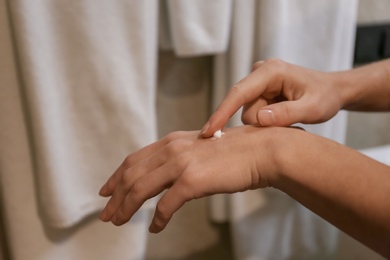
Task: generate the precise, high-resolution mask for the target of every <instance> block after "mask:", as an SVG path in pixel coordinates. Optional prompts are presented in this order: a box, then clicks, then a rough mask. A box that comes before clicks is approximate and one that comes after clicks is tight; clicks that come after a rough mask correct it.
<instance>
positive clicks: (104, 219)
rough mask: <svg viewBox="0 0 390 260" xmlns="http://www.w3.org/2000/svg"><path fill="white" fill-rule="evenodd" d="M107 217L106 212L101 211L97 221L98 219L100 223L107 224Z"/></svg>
mask: <svg viewBox="0 0 390 260" xmlns="http://www.w3.org/2000/svg"><path fill="white" fill-rule="evenodd" d="M107 217H108V216H107V212H106V210H105V209H103V210H102V212H100V214H99V219H100V220H101V221H103V222H108V221H109V219H108V218H107Z"/></svg>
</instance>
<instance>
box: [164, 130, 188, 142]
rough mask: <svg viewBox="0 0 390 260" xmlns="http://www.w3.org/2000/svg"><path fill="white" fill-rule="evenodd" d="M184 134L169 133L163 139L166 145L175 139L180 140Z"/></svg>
mask: <svg viewBox="0 0 390 260" xmlns="http://www.w3.org/2000/svg"><path fill="white" fill-rule="evenodd" d="M184 134H185V132H184V131H174V132H171V133H169V134H167V135H166V136H165V139H166V141H167V142H168V143H170V142H173V141H175V140H177V139H180V138H182V137H183V136H184Z"/></svg>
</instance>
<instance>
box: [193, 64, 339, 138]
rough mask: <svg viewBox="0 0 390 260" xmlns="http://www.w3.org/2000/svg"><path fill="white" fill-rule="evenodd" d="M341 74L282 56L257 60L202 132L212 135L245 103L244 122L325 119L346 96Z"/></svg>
mask: <svg viewBox="0 0 390 260" xmlns="http://www.w3.org/2000/svg"><path fill="white" fill-rule="evenodd" d="M339 75H340V73H325V72H319V71H314V70H309V69H305V68H302V67H299V66H296V65H292V64H289V63H286V62H283V61H280V60H267V61H261V62H257V63H256V64H255V65H254V67H253V71H252V73H251V74H249V75H248V76H247V77H245V78H244V79H242V80H241V81H240V82H238V83H237V84H236V85H235V86H233V87H232V88H231V89H230V91H229V92H228V94H227V96H226V97H225V99H224V100H223V101H222V103H221V104H220V105H219V107H218V108H217V110H216V111H215V113H214V114H213V115H212V116H211V117H210V119H209V121H208V122H207V123H206V124H205V126H204V127H203V129H202V133H201V135H202V136H203V137H210V136H212V134H213V133H214V132H215V131H216V130H218V129H221V128H223V127H224V125H225V124H226V123H227V122H228V120H229V119H230V117H231V116H232V115H233V114H234V113H235V112H236V111H237V110H238V109H239V108H240V107H242V106H243V113H242V121H243V123H244V124H251V125H258V126H289V125H292V124H294V123H306V124H313V123H321V122H325V121H327V120H329V119H330V118H332V117H333V116H335V115H336V114H337V112H338V111H339V110H340V109H341V108H342V106H343V102H344V100H343V99H344V98H345V97H344V93H342V92H341V91H342V90H343V89H342V88H340V87H339V86H338V85H339V84H340V83H339V77H340V76H339Z"/></svg>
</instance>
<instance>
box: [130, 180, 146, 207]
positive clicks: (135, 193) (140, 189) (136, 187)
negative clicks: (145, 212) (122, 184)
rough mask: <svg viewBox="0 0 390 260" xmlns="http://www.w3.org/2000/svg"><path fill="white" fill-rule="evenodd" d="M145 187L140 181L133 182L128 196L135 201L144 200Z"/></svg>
mask: <svg viewBox="0 0 390 260" xmlns="http://www.w3.org/2000/svg"><path fill="white" fill-rule="evenodd" d="M144 191H145V185H144V183H143V182H142V181H141V180H138V181H136V182H134V184H133V186H132V187H131V190H130V195H131V197H132V198H133V200H135V201H138V202H139V201H141V200H143V199H144Z"/></svg>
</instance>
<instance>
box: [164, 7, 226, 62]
mask: <svg viewBox="0 0 390 260" xmlns="http://www.w3.org/2000/svg"><path fill="white" fill-rule="evenodd" d="M161 5H162V6H161V8H160V11H161V13H162V14H160V15H161V18H160V21H161V25H160V28H161V31H160V35H162V36H160V46H161V47H162V48H163V49H173V51H174V52H175V54H176V55H178V56H199V55H213V54H216V53H222V52H224V51H226V50H227V47H228V42H229V35H230V25H231V13H232V0H213V1H209V0H186V1H182V0H166V1H161Z"/></svg>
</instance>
